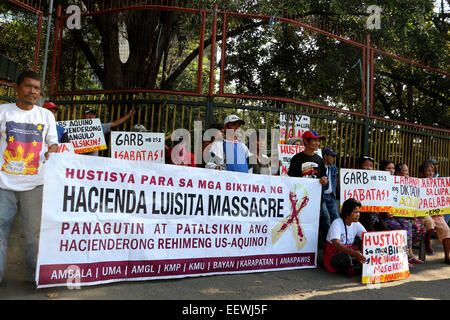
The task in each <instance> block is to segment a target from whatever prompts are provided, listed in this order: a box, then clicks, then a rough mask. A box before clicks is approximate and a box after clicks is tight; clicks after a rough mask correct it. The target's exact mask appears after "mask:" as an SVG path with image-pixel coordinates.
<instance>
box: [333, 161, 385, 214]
mask: <svg viewBox="0 0 450 320" xmlns="http://www.w3.org/2000/svg"><path fill="white" fill-rule="evenodd" d="M339 174H340V187H341V188H340V189H341V194H340V199H341V206H342V204H343V203H344V201H345V200H347V199H350V198H354V199H356V200H359V201H361V204H362V207H361V212H373V211H375V212H389V211H390V210H391V207H392V204H391V202H390V201H391V198H390V190H391V180H390V173H389V172H386V171H375V170H354V169H340V171H339Z"/></svg>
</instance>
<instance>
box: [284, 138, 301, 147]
mask: <svg viewBox="0 0 450 320" xmlns="http://www.w3.org/2000/svg"><path fill="white" fill-rule="evenodd" d="M286 144H290V145H294V146H302V145H303V139H302V138H289V139H288V140H287V141H286Z"/></svg>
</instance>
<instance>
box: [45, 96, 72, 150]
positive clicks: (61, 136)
mask: <svg viewBox="0 0 450 320" xmlns="http://www.w3.org/2000/svg"><path fill="white" fill-rule="evenodd" d="M42 107H43V108H45V109H47V110H50V112H51V113H53V116H54V117H55V121H58V112H59V110H60V108H59V107H58V106H57V105H56V104H54V103H53V102H50V101H47V102H46V103H44V105H43V106H42ZM56 132H57V133H58V142H59V143H67V142H70V139H69V135H68V134H67V131H66V129H65V128H64V127H61V126H59V125H56Z"/></svg>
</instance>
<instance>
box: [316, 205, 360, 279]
mask: <svg viewBox="0 0 450 320" xmlns="http://www.w3.org/2000/svg"><path fill="white" fill-rule="evenodd" d="M360 208H361V202H359V201H358V200H355V199H353V198H350V199H347V200H346V201H345V202H344V203H343V205H342V210H341V217H340V218H337V219H335V220H333V222H332V223H331V226H330V229H329V231H328V234H327V238H326V242H325V251H324V257H323V260H324V265H325V269H326V270H327V271H328V272H344V273H346V274H347V275H348V276H349V277H351V276H353V275H354V274H355V273H360V272H361V271H362V264H363V263H364V262H365V261H366V258H365V257H364V256H363V254H362V253H361V251H360V250H359V248H358V247H357V246H355V245H354V241H355V237H359V238H360V239H362V233H363V232H366V229H365V228H364V227H363V225H362V224H361V223H359V222H358V219H359V209H360Z"/></svg>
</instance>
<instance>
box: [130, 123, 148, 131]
mask: <svg viewBox="0 0 450 320" xmlns="http://www.w3.org/2000/svg"><path fill="white" fill-rule="evenodd" d="M132 131H133V132H147V128H146V127H145V126H143V125H142V124H139V123H137V124H135V125H134V126H133V129H132Z"/></svg>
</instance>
